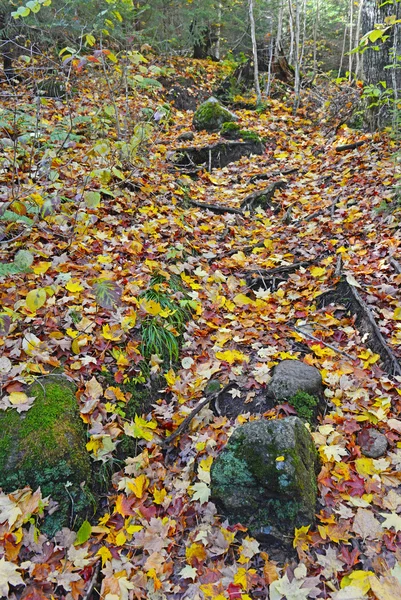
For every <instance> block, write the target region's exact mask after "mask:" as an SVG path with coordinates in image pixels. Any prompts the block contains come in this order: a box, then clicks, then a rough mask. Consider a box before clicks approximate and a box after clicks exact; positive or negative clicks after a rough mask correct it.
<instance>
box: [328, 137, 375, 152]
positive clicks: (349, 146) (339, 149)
mask: <svg viewBox="0 0 401 600" xmlns="http://www.w3.org/2000/svg"><path fill="white" fill-rule="evenodd" d="M367 141H368V140H360V141H359V142H354V143H353V144H344V145H343V146H337V148H336V149H335V150H336V152H344V151H345V150H354V148H359V146H363V144H366V142H367Z"/></svg>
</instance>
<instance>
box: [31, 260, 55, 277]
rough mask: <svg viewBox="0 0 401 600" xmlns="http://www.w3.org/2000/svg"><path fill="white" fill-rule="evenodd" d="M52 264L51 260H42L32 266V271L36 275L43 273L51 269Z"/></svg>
mask: <svg viewBox="0 0 401 600" xmlns="http://www.w3.org/2000/svg"><path fill="white" fill-rule="evenodd" d="M51 264H52V263H51V262H47V261H45V260H42V261H40V262H39V263H37V264H36V265H34V266H33V267H32V271H33V272H34V273H35V275H43V273H46V271H47V270H48V269H49V267H50V265H51Z"/></svg>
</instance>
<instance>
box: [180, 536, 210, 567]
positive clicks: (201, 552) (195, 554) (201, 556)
mask: <svg viewBox="0 0 401 600" xmlns="http://www.w3.org/2000/svg"><path fill="white" fill-rule="evenodd" d="M185 558H186V559H187V562H188V563H189V564H190V565H191V566H192V565H193V562H194V558H196V559H197V560H198V561H200V562H203V561H204V560H206V550H205V547H204V546H203V544H196V543H195V542H194V543H193V544H191V545H190V546H188V548H186V549H185Z"/></svg>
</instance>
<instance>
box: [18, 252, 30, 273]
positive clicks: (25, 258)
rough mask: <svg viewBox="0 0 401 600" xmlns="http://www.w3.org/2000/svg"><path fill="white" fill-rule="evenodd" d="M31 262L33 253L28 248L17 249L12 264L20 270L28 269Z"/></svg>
mask: <svg viewBox="0 0 401 600" xmlns="http://www.w3.org/2000/svg"><path fill="white" fill-rule="evenodd" d="M32 263H33V255H32V253H31V252H29V250H18V252H17V254H16V255H15V258H14V265H15V266H16V267H18V268H19V269H21V271H28V269H29V267H30V266H31V264H32Z"/></svg>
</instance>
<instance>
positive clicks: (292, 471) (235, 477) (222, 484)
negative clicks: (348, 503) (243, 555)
mask: <svg viewBox="0 0 401 600" xmlns="http://www.w3.org/2000/svg"><path fill="white" fill-rule="evenodd" d="M318 469H319V459H318V454H317V451H316V448H315V446H314V443H313V440H312V437H311V435H310V433H309V431H308V429H307V428H306V427H305V425H304V423H303V422H302V421H301V420H300V419H299V418H298V417H288V418H285V419H276V420H273V421H267V420H264V419H262V420H259V421H252V422H250V423H246V424H245V425H242V426H240V427H238V428H237V429H236V430H235V431H234V433H233V434H232V436H231V438H230V440H229V441H228V443H227V445H226V446H225V448H224V450H223V451H222V452H221V454H220V455H219V456H218V457H217V459H216V460H215V461H214V463H213V466H212V471H211V490H212V500H213V501H214V502H215V503H216V505H217V506H218V508H219V509H220V510H221V511H222V513H223V514H224V515H225V516H226V517H228V519H229V520H230V522H231V523H232V524H234V523H237V522H240V523H242V524H243V525H245V526H246V527H248V528H249V530H250V533H251V535H253V536H254V537H257V538H258V539H262V540H266V541H267V540H268V541H275V540H276V541H279V542H281V543H284V544H287V543H288V536H293V534H294V527H301V526H304V525H310V524H311V523H313V522H314V519H315V507H316V498H317V482H316V476H317V473H318Z"/></svg>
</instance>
